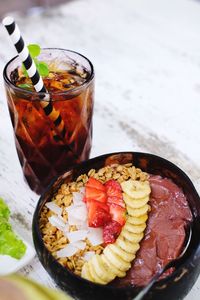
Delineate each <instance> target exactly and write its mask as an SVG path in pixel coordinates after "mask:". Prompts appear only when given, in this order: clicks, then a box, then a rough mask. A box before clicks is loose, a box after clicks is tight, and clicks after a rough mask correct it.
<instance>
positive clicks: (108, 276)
mask: <svg viewBox="0 0 200 300" xmlns="http://www.w3.org/2000/svg"><path fill="white" fill-rule="evenodd" d="M91 261H92V264H93V267H94V269H95V272H96V274H97V275H98V277H100V278H102V280H103V281H106V282H110V281H112V280H113V279H114V278H115V276H116V275H115V274H114V273H112V271H111V270H110V268H106V266H105V264H104V263H103V261H102V257H101V255H99V254H95V255H94V256H93V257H92V258H91Z"/></svg>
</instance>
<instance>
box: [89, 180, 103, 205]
mask: <svg viewBox="0 0 200 300" xmlns="http://www.w3.org/2000/svg"><path fill="white" fill-rule="evenodd" d="M90 200H96V201H99V202H103V203H105V202H106V201H107V197H106V193H105V187H104V186H103V184H102V183H101V182H100V181H98V180H97V179H95V178H92V177H91V178H89V180H88V182H87V183H86V185H85V198H84V201H86V202H87V201H90Z"/></svg>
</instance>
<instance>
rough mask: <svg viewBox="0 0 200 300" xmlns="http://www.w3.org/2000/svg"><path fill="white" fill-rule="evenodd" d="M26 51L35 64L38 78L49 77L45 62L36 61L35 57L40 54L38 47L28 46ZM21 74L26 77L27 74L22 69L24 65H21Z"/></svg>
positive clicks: (34, 45) (24, 69) (35, 45)
mask: <svg viewBox="0 0 200 300" xmlns="http://www.w3.org/2000/svg"><path fill="white" fill-rule="evenodd" d="M28 50H29V53H30V55H31V57H32V59H33V60H34V62H35V64H36V68H37V70H38V72H39V74H40V76H42V77H46V76H48V75H49V67H48V65H47V64H46V63H45V62H42V61H38V59H37V56H38V55H39V54H40V51H41V48H40V46H39V45H37V44H30V45H28ZM22 72H23V74H24V76H26V77H28V73H27V71H26V68H25V67H24V64H22ZM21 87H22V88H28V87H25V86H24V87H23V86H21Z"/></svg>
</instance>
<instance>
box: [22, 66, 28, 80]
mask: <svg viewBox="0 0 200 300" xmlns="http://www.w3.org/2000/svg"><path fill="white" fill-rule="evenodd" d="M22 72H23V74H24V76H26V77H28V73H27V71H26V68H25V67H24V64H22Z"/></svg>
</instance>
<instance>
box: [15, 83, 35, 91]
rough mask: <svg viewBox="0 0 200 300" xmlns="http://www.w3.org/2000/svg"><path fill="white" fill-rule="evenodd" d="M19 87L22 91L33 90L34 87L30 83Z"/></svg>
mask: <svg viewBox="0 0 200 300" xmlns="http://www.w3.org/2000/svg"><path fill="white" fill-rule="evenodd" d="M18 87H20V88H22V89H26V90H32V85H31V84H28V83H21V84H19V85H18Z"/></svg>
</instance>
